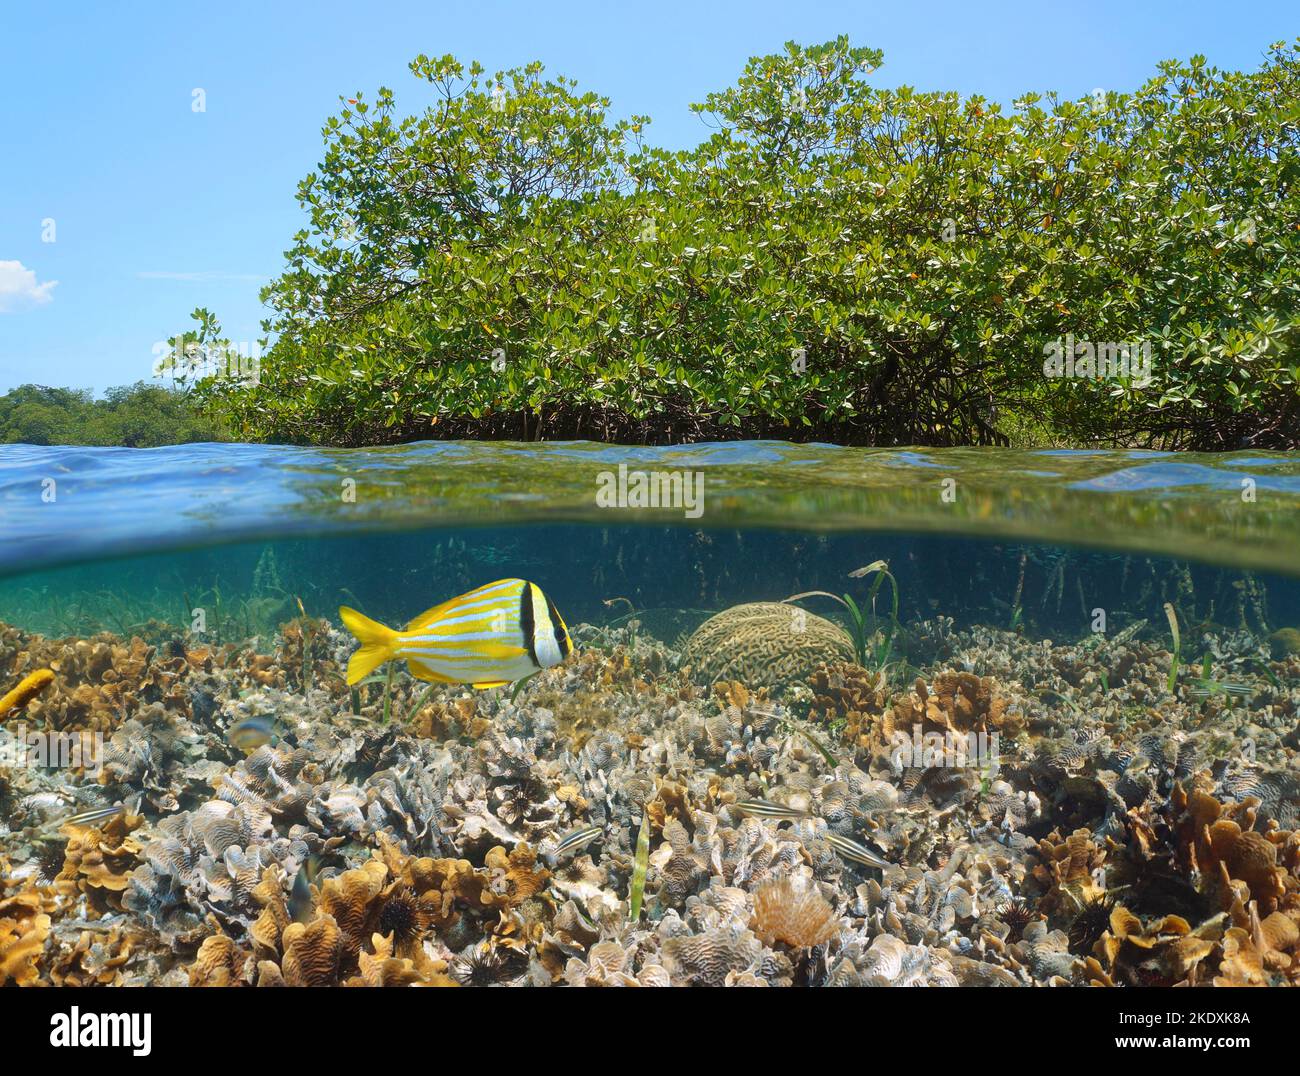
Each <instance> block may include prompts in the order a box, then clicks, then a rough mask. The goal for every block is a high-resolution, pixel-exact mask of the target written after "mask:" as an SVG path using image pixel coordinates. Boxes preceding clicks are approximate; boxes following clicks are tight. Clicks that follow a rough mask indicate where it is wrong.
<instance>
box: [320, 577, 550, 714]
mask: <svg viewBox="0 0 1300 1076" xmlns="http://www.w3.org/2000/svg"><path fill="white" fill-rule="evenodd" d="M339 616H340V617H341V618H342V620H343V624H344V626H345V627H346V628H347V629H348V631H350V632H351V633H352V634H353V635H355V636H356V637H357V640H358V641H359V642H360V643H361V649H359V650H358V651H357V652H356V653H354V654H353V655H352V657H351V658H349V659H348V684H349V685H352V684H355V683H357V682H358V681H360V680H362V679H364V678H365V677H366V676H367V675H368V674H369V673H371V672H373V671H374V670H375V669H377V668H378V667H379V666H380V665H382V664H384V662H386V661H393V660H400V659H403V658H404V659H405V660H406V663H407V667H408V668H409V669H410V670H411V675H412V676H414V677H415V678H416V679H418V680H428V681H435V682H437V683H444V684H470V685H471V686H473V687H475V688H488V687H502V686H503V685H505V684H510V683H514V682H516V681H518V680H523V679H526V678H527V677H529V676H532V675H533V674H534V673H536V672H540V671H541V670H542V669H549V668H550V667H551V666H552V665H558V664H559V663H560V662H561V661H563V660H564V659H565V658H566V657H567V656H568V655H569V654H570V652H572V650H573V641H572V640H571V639H570V638H569V629H568V628H567V627H565V624H564V620H563V619H562V618H561V616H560V614H559V612H558V610H556V608H555V605H554V604H553V603H552V602H551V600H550V598H548V597H547V596H546V595H545V594H543V593H542V588H541V587H539V586H538V585H537V584H536V583H529V582H527V581H526V580H524V579H498V580H497V581H496V582H495V583H488V584H487V585H486V586H482V587H479V588H478V589H477V590H471V591H470V592H469V593H468V594H462V595H461V596H460V597H459V598H452V599H451V600H450V601H445V602H443V603H442V604H441V605H436V606H434V607H433V608H432V609H429V610H428V611H427V612H424V613H421V614H420V615H419V616H417V617H416V618H415V619H414V620H412V621H411V622H410V624H408V625H407V626H406V630H405V631H394V630H393V629H392V628H387V627H385V626H384V625H383V624H379V623H377V622H376V621H374V620H371V619H370V618H369V617H366V616H362V615H361V614H360V613H358V612H357V611H356V610H355V609H349V608H348V607H347V606H344V607H343V608H341V609H340V610H339Z"/></svg>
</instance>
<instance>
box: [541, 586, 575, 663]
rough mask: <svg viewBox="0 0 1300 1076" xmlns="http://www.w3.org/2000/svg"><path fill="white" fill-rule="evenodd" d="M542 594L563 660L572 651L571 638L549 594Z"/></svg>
mask: <svg viewBox="0 0 1300 1076" xmlns="http://www.w3.org/2000/svg"><path fill="white" fill-rule="evenodd" d="M542 596H543V597H544V598H545V599H546V611H547V613H548V614H550V617H551V624H552V626H553V627H554V628H555V642H556V645H557V646H559V648H560V660H561V661H563V660H564V659H565V658H567V657H568V656H569V655H570V654H571V653H573V640H572V639H570V638H569V629H568V628H567V627H565V625H564V618H563V617H562V616H560V611H559V610H558V609H557V608H555V602H553V601H551V598H550V595H547V594H543V595H542Z"/></svg>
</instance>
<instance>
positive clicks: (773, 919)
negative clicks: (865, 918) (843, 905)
mask: <svg viewBox="0 0 1300 1076" xmlns="http://www.w3.org/2000/svg"><path fill="white" fill-rule="evenodd" d="M838 928H839V920H838V918H837V917H836V915H835V909H834V908H832V907H831V906H830V904H828V903H827V901H826V898H825V897H823V896H822V895H821V893H820V891H819V890H818V889H817V887H816V886H814V885H812V884H811V883H809V882H807V881H804V880H802V879H795V878H791V877H788V876H786V877H781V878H772V879H769V880H768V881H766V882H764V883H763V884H762V885H760V886H759V887H758V888H757V889H756V890H755V891H754V917H753V919H752V920H751V921H750V929H752V930H753V931H754V933H755V934H756V935H757V936H758V937H759V938H761V939H762V940H763V942H764V943H765V944H767V945H772V944H773V943H775V942H778V941H779V942H784V943H785V944H786V945H788V946H790V947H791V948H794V949H807V948H810V947H811V946H814V945H821V944H822V943H823V942H826V941H829V940H830V939H831V938H832V937H834V935H835V933H836V931H837V930H838Z"/></svg>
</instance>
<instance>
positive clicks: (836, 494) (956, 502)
mask: <svg viewBox="0 0 1300 1076" xmlns="http://www.w3.org/2000/svg"><path fill="white" fill-rule="evenodd" d="M620 466H622V467H625V468H627V469H628V471H630V472H635V471H658V472H688V473H692V474H695V473H699V474H700V475H702V476H703V503H702V506H701V510H700V511H699V512H698V514H692V515H687V513H686V512H684V511H683V510H682V509H681V508H680V507H661V508H638V507H601V506H600V505H599V504H598V503H597V497H596V492H597V489H598V488H599V487H600V485H601V482H602V475H604V476H606V480H608V478H609V477H610V476H616V475H617V474H618V471H619V468H620ZM527 523H588V524H601V525H611V524H615V523H617V524H635V523H652V524H675V523H680V524H685V525H689V526H692V527H697V528H733V529H734V528H750V529H753V528H780V529H793V530H803V531H821V532H836V531H895V532H906V533H912V534H919V535H925V534H946V535H968V536H972V537H983V538H1002V539H1015V540H1019V541H1025V542H1039V543H1055V544H1069V545H1081V546H1089V547H1095V548H1100V549H1109V550H1115V551H1125V552H1130V553H1146V554H1159V555H1167V556H1176V557H1179V558H1185V559H1191V560H1197V561H1204V562H1212V563H1218V564H1221V565H1228V566H1233V567H1237V568H1243V569H1260V570H1269V571H1273V572H1279V573H1285V574H1292V575H1300V453H1277V452H1272V453H1270V452H1254V451H1247V452H1235V453H1226V454H1199V453H1171V452H1153V451H1089V450H1035V451H1020V450H1010V449H995V448H959V449H922V448H881V449H862V448H844V447H839V446H834V445H824V444H790V443H786V442H778V441H737V442H727V443H710V444H697V445H684V446H672V447H660V448H646V447H632V446H617V445H604V444H596V443H591V442H547V443H535V444H523V443H508V442H494V443H481V442H423V443H417V444H409V445H402V446H396V447H379V448H362V449H324V448H298V447H286V446H276V445H245V444H194V445H183V446H177V447H170V448H158V449H126V448H79V447H42V446H32V445H7V446H4V447H2V448H0V574H6V573H14V572H21V571H24V570H30V569H33V568H37V567H43V566H51V565H55V564H59V563H66V562H70V561H77V560H85V559H88V558H99V557H104V556H112V555H118V556H121V555H131V554H140V553H145V552H148V551H151V550H162V549H169V548H181V547H187V546H199V545H208V544H214V543H221V542H232V541H239V540H257V539H262V540H265V539H285V538H293V537H325V536H337V535H357V534H361V533H366V532H375V531H400V530H404V529H412V528H421V527H435V526H440V527H466V526H470V527H472V526H484V525H486V526H501V525H514V524H527Z"/></svg>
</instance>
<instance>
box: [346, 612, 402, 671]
mask: <svg viewBox="0 0 1300 1076" xmlns="http://www.w3.org/2000/svg"><path fill="white" fill-rule="evenodd" d="M339 619H341V620H342V621H343V626H344V627H345V628H347V629H348V631H350V632H351V633H352V634H353V635H355V636H356V637H357V642H359V643H360V644H361V649H360V650H358V651H357V652H356V653H354V654H353V655H352V656H351V657H350V658H348V686H349V687H351V686H352V685H353V684H355V683H356V682H357V681H359V680H363V679H364V678H365V677H367V676H368V675H369V674H370V673H372V672H374V671H375V670H376V669H377V668H379V666H380V665H382V664H383V663H384V662H385V661H389V660H391V659H392V657H393V648H394V646H395V645H396V643H397V632H395V631H393V629H392V628H387V627H385V626H384V625H383V624H380V623H379V622H378V621H377V620H371V619H370V618H369V617H368V616H363V615H362V614H361V613H358V612H357V611H356V610H355V609H349V608H348V607H347V606H346V605H344V606H340V607H339Z"/></svg>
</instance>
